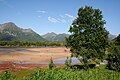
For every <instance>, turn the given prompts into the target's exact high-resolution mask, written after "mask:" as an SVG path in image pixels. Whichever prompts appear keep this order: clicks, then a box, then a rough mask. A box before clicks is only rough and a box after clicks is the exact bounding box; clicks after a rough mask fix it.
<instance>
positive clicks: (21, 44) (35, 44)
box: [0, 41, 63, 47]
mask: <svg viewBox="0 0 120 80" xmlns="http://www.w3.org/2000/svg"><path fill="white" fill-rule="evenodd" d="M47 46H52V47H57V46H63V43H60V42H32V41H0V47H47Z"/></svg>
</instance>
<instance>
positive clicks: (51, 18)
mask: <svg viewBox="0 0 120 80" xmlns="http://www.w3.org/2000/svg"><path fill="white" fill-rule="evenodd" d="M48 21H50V22H53V23H57V22H59V21H58V20H57V19H55V18H53V17H50V16H49V17H48Z"/></svg>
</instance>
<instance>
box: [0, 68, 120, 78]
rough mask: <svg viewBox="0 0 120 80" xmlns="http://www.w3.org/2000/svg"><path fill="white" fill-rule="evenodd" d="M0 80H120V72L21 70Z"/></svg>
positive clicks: (59, 69)
mask: <svg viewBox="0 0 120 80" xmlns="http://www.w3.org/2000/svg"><path fill="white" fill-rule="evenodd" d="M0 80H120V72H116V71H112V70H107V69H105V66H100V67H97V68H94V69H88V70H81V69H65V68H64V67H58V68H54V69H52V70H51V69H40V70H21V71H17V72H8V73H2V74H1V78H0Z"/></svg>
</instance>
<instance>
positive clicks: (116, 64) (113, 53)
mask: <svg viewBox="0 0 120 80" xmlns="http://www.w3.org/2000/svg"><path fill="white" fill-rule="evenodd" d="M107 60H108V64H107V68H108V69H111V70H115V71H120V47H117V46H113V47H111V48H110V54H109V55H108V59H107Z"/></svg>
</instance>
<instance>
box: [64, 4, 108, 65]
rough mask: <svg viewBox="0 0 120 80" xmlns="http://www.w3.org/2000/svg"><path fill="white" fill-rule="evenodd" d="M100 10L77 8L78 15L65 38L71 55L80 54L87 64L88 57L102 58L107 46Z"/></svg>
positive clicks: (86, 7)
mask: <svg viewBox="0 0 120 80" xmlns="http://www.w3.org/2000/svg"><path fill="white" fill-rule="evenodd" d="M102 18H103V15H102V11H100V10H99V9H93V8H92V7H89V6H85V7H84V8H83V7H82V8H80V9H79V10H78V17H77V18H76V19H75V20H74V21H73V23H72V25H71V26H70V29H69V32H70V33H71V35H70V36H69V37H68V38H67V39H66V47H69V48H70V50H71V52H72V53H73V54H72V55H74V56H76V57H78V56H82V58H83V63H84V64H85V65H87V61H88V59H93V60H95V59H97V58H98V59H101V60H102V59H103V58H104V55H105V50H106V47H108V34H109V33H108V31H107V30H106V29H105V28H104V24H105V21H104V20H103V19H102Z"/></svg>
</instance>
